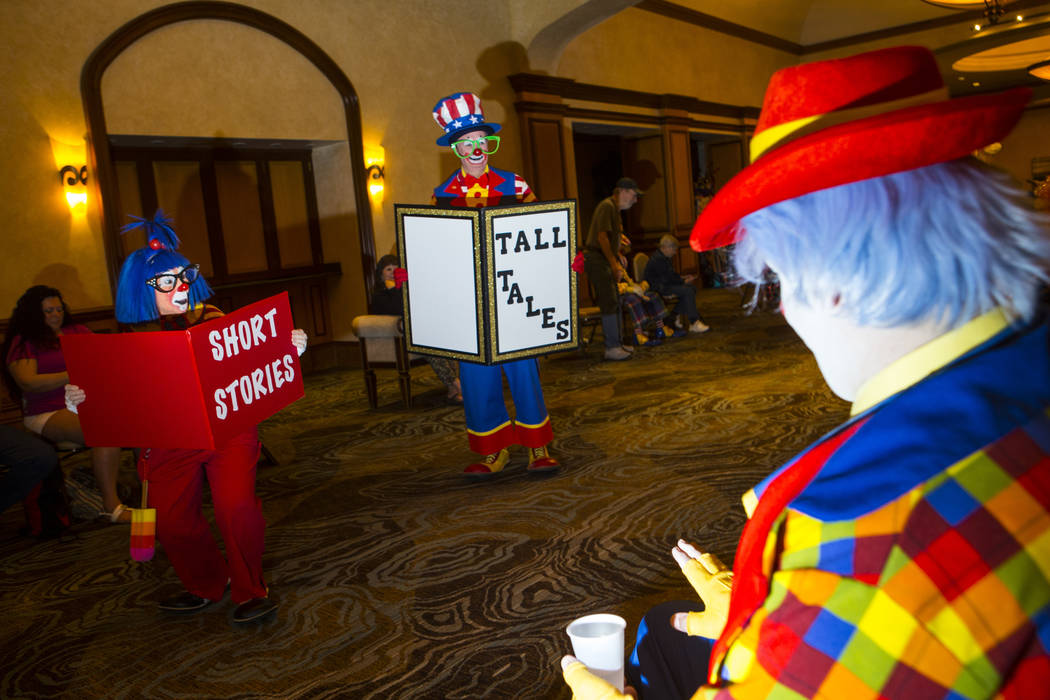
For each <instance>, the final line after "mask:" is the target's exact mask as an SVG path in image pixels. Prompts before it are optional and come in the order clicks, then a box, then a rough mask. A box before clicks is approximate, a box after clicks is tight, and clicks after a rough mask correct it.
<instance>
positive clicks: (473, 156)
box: [456, 129, 489, 177]
mask: <svg viewBox="0 0 1050 700" xmlns="http://www.w3.org/2000/svg"><path fill="white" fill-rule="evenodd" d="M488 135H489V133H488V132H487V131H485V130H484V129H476V130H474V131H468V132H467V133H465V134H460V135H458V136H457V137H456V140H457V141H460V140H463V139H481V138H485V137H486V136H488ZM457 155H458V154H457ZM459 157H460V159H461V160H462V161H463V169H464V170H466V171H467V172H468V173H470V174H471V175H474V176H475V177H477V176H478V175H480V174H481V173H483V172H484V171H485V165H486V164H487V163H488V162H489V156H488V154H487V153H482V151H481V149H480V148H475V149H473V150H472V151H471V152H470V155H468V156H466V157H464V156H462V155H460V156H459Z"/></svg>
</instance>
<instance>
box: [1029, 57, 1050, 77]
mask: <svg viewBox="0 0 1050 700" xmlns="http://www.w3.org/2000/svg"><path fill="white" fill-rule="evenodd" d="M1028 72H1029V73H1030V74H1032V75H1034V76H1035V77H1037V78H1039V79H1040V80H1050V60H1048V61H1040V62H1039V63H1033V64H1032V65H1030V66H1028Z"/></svg>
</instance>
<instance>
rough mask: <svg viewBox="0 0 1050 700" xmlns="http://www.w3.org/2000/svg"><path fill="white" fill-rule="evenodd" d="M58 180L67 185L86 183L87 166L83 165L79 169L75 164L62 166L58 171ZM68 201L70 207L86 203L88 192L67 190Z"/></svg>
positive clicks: (73, 207) (74, 207) (73, 185)
mask: <svg viewBox="0 0 1050 700" xmlns="http://www.w3.org/2000/svg"><path fill="white" fill-rule="evenodd" d="M58 181H59V182H60V183H62V184H63V185H65V186H67V187H75V186H76V185H86V184H87V181H88V171H87V166H86V165H84V166H81V167H80V169H79V170H78V169H77V168H76V166H73V165H65V166H62V169H61V170H59V171H58ZM66 202H67V203H68V204H69V208H70V209H76V208H77V207H79V206H81V205H86V204H87V192H74V191H71V190H66Z"/></svg>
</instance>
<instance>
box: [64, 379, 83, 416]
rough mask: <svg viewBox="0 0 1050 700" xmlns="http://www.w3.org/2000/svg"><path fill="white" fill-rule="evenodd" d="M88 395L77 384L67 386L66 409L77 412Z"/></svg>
mask: <svg viewBox="0 0 1050 700" xmlns="http://www.w3.org/2000/svg"><path fill="white" fill-rule="evenodd" d="M86 398H87V395H86V394H85V393H84V390H83V389H81V388H80V387H79V386H77V385H76V384H66V408H67V409H69V410H70V411H71V412H73V413H76V412H77V406H79V405H80V404H82V403H84V399H86Z"/></svg>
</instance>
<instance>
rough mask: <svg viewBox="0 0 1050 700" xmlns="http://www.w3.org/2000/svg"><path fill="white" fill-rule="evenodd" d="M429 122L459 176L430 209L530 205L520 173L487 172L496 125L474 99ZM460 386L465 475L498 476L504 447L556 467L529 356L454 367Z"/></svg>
mask: <svg viewBox="0 0 1050 700" xmlns="http://www.w3.org/2000/svg"><path fill="white" fill-rule="evenodd" d="M434 120H435V121H437V123H438V126H440V127H441V128H442V130H443V131H444V132H445V133H444V134H442V136H441V138H439V139H438V140H437V143H438V145H439V146H446V147H449V148H451V149H452V152H453V153H455V154H456V156H457V157H458V158H459V159H460V162H461V167H460V169H459V170H457V171H456V172H455V173H453V174H452V175H451V176H450V177H449V178H448V179H447V180H445V181H444V182H443V183H441V184H440V185H438V186H437V187H436V188H434V196H433V200H432V201H433V203H434V204H437V205H440V206H447V207H491V206H496V205H498V204H515V203H524V202H535V201H536V195H535V194H533V193H532V190H531V189H529V186H528V184H527V183H526V182H525V180H523V179H522V178H521V176H520V175H516V174H515V173H512V172H509V171H506V170H498V169H496V168H493V167H491V166H489V156H490V155H492V154H493V153H495V152H496V149H498V148H499V136H496V135H495V133H496V132H497V131H499V130H500V125H499V124H496V123H494V122H486V121H485V114H484V112H483V111H482V109H481V98H480V97H478V96H477V95H474V94H471V93H469V92H461V93H458V94H455V95H450V96H449V97H446V98H444V99H442V100H441V101H439V102H438V103H437V104H436V105H435V106H434ZM504 375H505V376H506V377H507V383H508V384H509V385H510V393H511V395H512V396H513V398H514V409H515V416H514V419H513V420H511V418H510V415H509V414H508V413H507V407H506V405H505V404H504V402H503V376H504ZM459 380H460V384H461V385H462V390H463V409H464V412H465V414H466V420H467V435H468V438H469V440H470V449H471V450H473V451H474V452H476V453H478V454H480V455H481V459H480V460H478V461H477V462H475V463H473V464H471V465H469V466H468V467H467V468H466V469H465V470H464V473H465V474H467V475H468V476H472V477H485V476H489V475H492V474H495V473H497V472H499V471H501V470H502V469H503V467H504V466H506V464H507V462H508V460H509V459H510V451H509V449H508V448H509V447H510V446H511V445H523V446H525V447H527V448H528V450H529V465H528V470H529V471H530V472H549V471H553V470H555V469H557V468H558V467H559V464H558V462H557V461H556V460H555V459H554V458H553V457H551V456H550V453H549V452H548V450H547V445H548V444H549V443H550V441H551V439H552V437H553V432H552V431H551V422H550V417H549V416H548V415H547V406H546V404H545V403H544V401H543V389H542V387H541V386H540V372H539V364H538V362H537V361H536V359H535V358H528V359H525V360H514V361H511V362H503V363H501V364H498V365H479V364H474V363H472V362H461V363H459Z"/></svg>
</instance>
